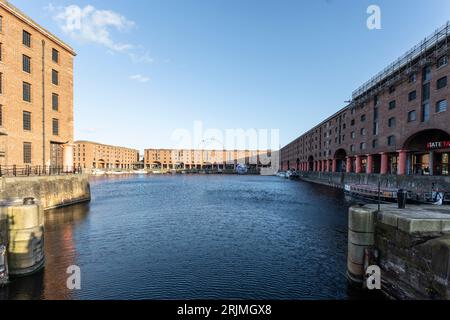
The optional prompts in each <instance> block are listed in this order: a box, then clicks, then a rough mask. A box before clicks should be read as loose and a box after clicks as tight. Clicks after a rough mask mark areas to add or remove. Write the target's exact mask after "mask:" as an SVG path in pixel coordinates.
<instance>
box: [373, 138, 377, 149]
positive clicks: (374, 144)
mask: <svg viewBox="0 0 450 320" xmlns="http://www.w3.org/2000/svg"><path fill="white" fill-rule="evenodd" d="M377 147H378V140H377V139H374V140H372V148H374V149H375V148H377Z"/></svg>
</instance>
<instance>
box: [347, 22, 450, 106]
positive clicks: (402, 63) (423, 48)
mask: <svg viewBox="0 0 450 320" xmlns="http://www.w3.org/2000/svg"><path fill="white" fill-rule="evenodd" d="M449 35H450V21H449V22H447V24H445V25H444V26H442V27H441V28H439V29H437V30H436V31H435V32H434V33H433V34H432V35H431V36H429V37H427V38H425V39H424V40H422V41H421V42H420V43H419V44H418V45H416V46H414V47H413V48H412V49H410V50H409V51H407V52H406V53H405V54H404V55H402V56H401V57H400V58H398V59H397V60H396V61H394V62H393V63H391V64H390V65H389V66H388V67H386V68H385V69H384V70H383V71H381V72H380V73H378V74H377V75H376V76H374V77H373V78H372V79H370V80H369V81H367V82H366V83H364V84H363V85H362V86H360V87H359V88H358V89H357V90H355V91H354V92H353V95H352V97H353V99H356V98H358V97H359V96H361V95H362V94H363V93H364V92H366V91H369V90H370V89H371V88H372V87H374V86H375V85H376V84H377V83H379V82H381V81H383V80H384V79H386V78H388V77H389V76H391V75H393V74H394V73H395V72H396V71H398V70H400V69H402V68H404V67H406V66H408V64H409V63H411V62H412V61H414V60H415V59H417V58H418V57H420V56H421V55H422V54H424V53H426V52H427V51H428V50H430V49H432V48H433V46H436V45H437V44H439V43H440V42H442V41H444V40H446V39H447V38H448V37H449Z"/></svg>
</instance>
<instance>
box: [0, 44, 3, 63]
mask: <svg viewBox="0 0 450 320" xmlns="http://www.w3.org/2000/svg"><path fill="white" fill-rule="evenodd" d="M0 61H3V43H0Z"/></svg>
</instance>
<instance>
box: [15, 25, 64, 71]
mask: <svg viewBox="0 0 450 320" xmlns="http://www.w3.org/2000/svg"><path fill="white" fill-rule="evenodd" d="M22 43H23V45H24V46H26V47H28V48H31V33H29V32H28V31H25V30H23V32H22ZM52 61H53V62H55V63H59V51H58V50H56V49H55V48H52Z"/></svg>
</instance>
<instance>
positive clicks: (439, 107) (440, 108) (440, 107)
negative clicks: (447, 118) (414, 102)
mask: <svg viewBox="0 0 450 320" xmlns="http://www.w3.org/2000/svg"><path fill="white" fill-rule="evenodd" d="M444 111H447V100H441V101H438V103H436V112H437V113H439V112H444Z"/></svg>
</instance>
